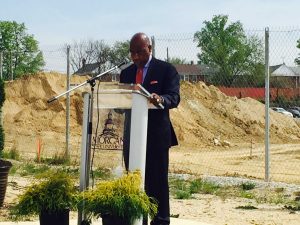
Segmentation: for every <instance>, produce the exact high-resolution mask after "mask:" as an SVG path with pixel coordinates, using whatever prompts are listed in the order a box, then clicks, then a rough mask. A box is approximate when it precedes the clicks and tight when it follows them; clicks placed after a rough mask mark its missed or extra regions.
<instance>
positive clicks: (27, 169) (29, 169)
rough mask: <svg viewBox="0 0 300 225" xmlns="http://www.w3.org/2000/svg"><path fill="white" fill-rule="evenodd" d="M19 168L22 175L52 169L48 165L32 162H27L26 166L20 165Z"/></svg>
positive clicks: (40, 172) (35, 173)
mask: <svg viewBox="0 0 300 225" xmlns="http://www.w3.org/2000/svg"><path fill="white" fill-rule="evenodd" d="M19 170H20V172H19V174H20V175H21V176H29V175H37V174H42V173H44V172H46V171H48V170H50V167H49V166H48V165H36V164H32V163H26V164H25V165H24V166H20V168H19Z"/></svg>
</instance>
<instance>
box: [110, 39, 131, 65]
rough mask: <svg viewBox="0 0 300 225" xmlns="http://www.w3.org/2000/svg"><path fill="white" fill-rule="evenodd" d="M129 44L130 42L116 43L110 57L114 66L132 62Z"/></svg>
mask: <svg viewBox="0 0 300 225" xmlns="http://www.w3.org/2000/svg"><path fill="white" fill-rule="evenodd" d="M129 44H130V42H129V40H127V41H123V42H121V41H117V42H115V43H114V45H113V47H112V50H111V55H110V62H111V63H112V64H113V65H118V64H120V63H122V62H124V61H130V55H129Z"/></svg>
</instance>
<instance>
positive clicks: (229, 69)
mask: <svg viewBox="0 0 300 225" xmlns="http://www.w3.org/2000/svg"><path fill="white" fill-rule="evenodd" d="M204 25H205V26H204V27H203V28H202V29H201V31H198V32H196V33H195V35H194V40H195V41H196V42H197V44H198V47H200V48H201V53H199V54H198V58H199V63H200V64H205V65H209V66H210V67H212V68H214V69H216V73H215V74H214V75H213V77H212V80H211V82H212V83H213V84H214V85H220V86H227V87H230V86H232V85H233V84H234V82H235V81H236V80H239V78H240V77H241V76H245V75H246V76H247V79H248V80H253V81H255V83H256V84H257V85H259V86H261V85H262V84H263V82H264V67H263V64H264V54H263V50H264V49H263V45H262V41H261V40H260V39H258V38H257V37H256V36H250V37H247V35H246V34H245V31H244V29H243V26H242V24H241V23H240V22H239V21H238V22H234V23H230V24H228V16H225V15H217V16H214V17H213V18H212V21H204ZM251 77H253V78H251Z"/></svg>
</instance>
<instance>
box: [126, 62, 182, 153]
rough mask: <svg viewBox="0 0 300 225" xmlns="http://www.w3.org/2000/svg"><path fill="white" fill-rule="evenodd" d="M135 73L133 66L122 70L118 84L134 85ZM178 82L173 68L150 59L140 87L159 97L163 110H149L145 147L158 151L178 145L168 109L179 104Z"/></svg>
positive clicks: (177, 76) (135, 68) (134, 66)
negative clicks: (161, 99) (157, 149)
mask: <svg viewBox="0 0 300 225" xmlns="http://www.w3.org/2000/svg"><path fill="white" fill-rule="evenodd" d="M136 72H137V67H136V65H134V64H133V65H131V66H129V67H128V68H126V69H124V70H123V71H122V72H121V74H120V83H130V84H133V83H135V77H136ZM179 80H180V79H179V75H178V73H177V71H176V69H175V67H173V66H172V65H171V64H169V63H167V62H164V61H161V60H158V59H155V58H154V57H153V58H152V60H151V61H150V64H149V68H148V71H147V74H146V77H145V79H144V82H143V84H142V86H143V87H144V88H146V90H147V91H148V92H150V93H156V94H158V95H161V96H162V97H163V98H164V104H163V105H164V107H165V108H164V109H163V110H162V109H150V110H149V113H148V137H147V147H150V148H159V149H160V148H169V147H171V146H173V145H177V144H178V142H177V138H176V135H175V132H174V129H173V126H172V124H171V121H170V115H169V109H171V108H175V107H177V106H178V104H179V102H180V95H179Z"/></svg>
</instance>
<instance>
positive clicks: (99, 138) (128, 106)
mask: <svg viewBox="0 0 300 225" xmlns="http://www.w3.org/2000/svg"><path fill="white" fill-rule="evenodd" d="M95 88H96V89H97V91H96V93H95V94H93V93H92V94H91V93H87V92H85V93H83V99H84V110H83V124H82V145H81V163H80V190H81V191H83V190H85V189H87V188H88V186H89V174H90V168H91V163H92V164H93V163H94V162H93V161H94V157H95V152H97V153H99V154H98V155H99V156H101V155H103V154H102V151H105V152H106V154H105V155H106V159H105V161H106V163H111V164H112V165H111V166H112V167H113V166H116V165H113V164H114V161H118V159H116V158H118V157H116V156H115V157H114V156H113V155H114V153H115V152H119V153H117V155H122V159H121V161H123V160H124V163H125V168H126V169H127V170H129V171H134V170H140V172H141V176H142V187H141V188H144V178H145V164H146V144H147V124H148V110H149V109H151V110H152V109H158V108H163V107H162V106H160V107H156V106H154V105H153V104H151V103H150V102H149V101H148V98H149V96H150V94H149V93H148V92H147V91H146V90H145V89H144V88H143V87H142V86H141V85H133V84H120V83H100V84H99V85H98V84H97V85H96V86H95ZM120 151H121V152H122V153H120ZM108 152H109V154H108ZM129 153H130V154H129ZM119 159H120V157H119ZM92 166H93V165H92ZM122 170H123V169H122V168H121V171H120V172H122ZM80 218H82V217H81V215H79V217H78V220H79V221H81V219H80ZM78 224H79V222H78ZM135 224H142V223H141V221H137V222H136V223H135Z"/></svg>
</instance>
